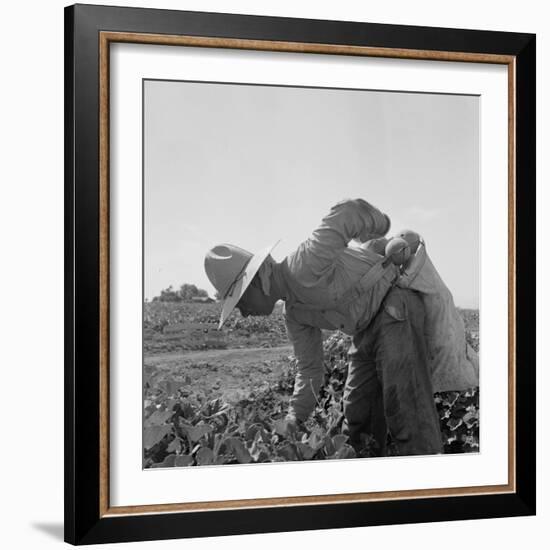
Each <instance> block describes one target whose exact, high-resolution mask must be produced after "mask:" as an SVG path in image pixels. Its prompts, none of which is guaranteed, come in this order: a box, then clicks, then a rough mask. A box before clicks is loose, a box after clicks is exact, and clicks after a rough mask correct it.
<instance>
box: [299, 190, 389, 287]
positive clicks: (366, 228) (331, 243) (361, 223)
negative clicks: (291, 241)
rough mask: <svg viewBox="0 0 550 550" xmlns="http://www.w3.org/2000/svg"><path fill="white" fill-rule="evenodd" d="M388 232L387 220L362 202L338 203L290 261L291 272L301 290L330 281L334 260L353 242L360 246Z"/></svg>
mask: <svg viewBox="0 0 550 550" xmlns="http://www.w3.org/2000/svg"><path fill="white" fill-rule="evenodd" d="M389 229H390V219H389V217H388V216H387V215H386V214H383V213H382V212H380V210H378V209H377V208H376V207H374V206H373V205H372V204H369V203H368V202H366V201H364V200H363V199H353V200H352V199H348V200H344V201H342V202H339V203H338V204H336V205H335V206H333V207H332V208H331V210H330V212H329V213H328V215H327V216H325V217H324V218H323V220H322V221H321V224H320V225H319V227H317V229H315V231H313V233H312V235H311V237H310V238H309V239H307V240H306V241H305V242H303V243H302V244H301V245H300V246H299V247H298V250H296V252H295V253H294V254H293V255H292V256H291V257H289V267H290V270H291V271H292V273H293V274H294V276H295V277H297V278H298V280H299V282H300V284H302V285H303V286H306V287H311V286H316V285H318V284H319V283H320V281H322V280H323V279H324V278H326V277H330V272H331V270H332V269H333V267H334V261H335V259H336V257H337V256H338V255H339V254H340V253H341V252H342V249H344V248H346V247H347V245H348V243H349V242H350V241H351V240H352V239H355V240H357V241H360V242H362V243H363V242H366V241H369V240H371V239H376V238H379V237H383V236H384V235H385V234H386V233H387V232H388V231H389Z"/></svg>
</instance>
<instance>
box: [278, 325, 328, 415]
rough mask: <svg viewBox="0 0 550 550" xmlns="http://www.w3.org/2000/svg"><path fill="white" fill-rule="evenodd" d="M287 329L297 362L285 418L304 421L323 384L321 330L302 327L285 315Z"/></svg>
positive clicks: (312, 407)
mask: <svg viewBox="0 0 550 550" xmlns="http://www.w3.org/2000/svg"><path fill="white" fill-rule="evenodd" d="M286 326H287V332H288V337H289V339H290V341H291V343H292V345H293V346H294V356H295V357H296V360H297V363H298V364H297V368H298V370H297V373H296V379H295V382H294V393H293V394H292V397H291V398H290V407H289V412H288V417H287V418H288V419H293V418H296V420H299V421H302V422H303V421H305V420H307V418H308V417H309V415H310V414H311V412H312V411H313V409H314V408H315V403H316V402H317V395H318V394H319V390H320V388H321V385H322V384H323V378H324V364H323V338H322V334H321V329H319V328H315V327H310V326H307V325H301V324H299V323H298V322H296V321H294V320H292V319H289V318H288V316H287V319H286Z"/></svg>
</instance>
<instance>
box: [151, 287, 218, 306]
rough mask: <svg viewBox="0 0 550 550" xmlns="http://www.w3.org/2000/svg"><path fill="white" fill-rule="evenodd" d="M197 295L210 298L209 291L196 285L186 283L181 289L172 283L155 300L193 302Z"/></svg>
mask: <svg viewBox="0 0 550 550" xmlns="http://www.w3.org/2000/svg"><path fill="white" fill-rule="evenodd" d="M195 296H200V297H204V298H208V292H206V290H203V289H202V288H197V286H196V285H192V284H188V283H185V284H183V285H181V287H180V288H179V290H174V287H173V286H172V285H170V286H169V287H168V288H165V289H164V290H161V291H160V296H155V297H154V298H153V299H152V301H153V302H191V300H192V299H193V298H194V297H195Z"/></svg>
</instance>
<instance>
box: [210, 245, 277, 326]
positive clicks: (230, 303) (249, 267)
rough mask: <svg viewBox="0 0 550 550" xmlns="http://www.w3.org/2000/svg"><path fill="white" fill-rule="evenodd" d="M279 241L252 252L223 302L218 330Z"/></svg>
mask: <svg viewBox="0 0 550 550" xmlns="http://www.w3.org/2000/svg"><path fill="white" fill-rule="evenodd" d="M279 242H280V241H277V242H276V243H275V244H272V245H271V246H268V247H267V248H265V249H264V250H262V251H260V252H258V253H257V254H254V256H252V258H250V261H249V262H248V263H247V264H246V267H245V268H244V273H243V274H242V276H241V277H240V278H239V280H238V281H237V282H236V284H235V286H234V287H233V290H232V291H231V293H230V294H229V295H228V296H227V297H226V298H225V300H224V302H223V306H222V312H221V315H220V323H219V325H218V330H220V329H221V328H222V326H223V324H224V323H225V321H226V320H227V318H228V317H229V316H230V315H231V312H232V311H233V310H234V309H235V306H236V305H237V304H238V303H239V300H240V299H241V298H242V295H243V294H244V293H245V291H246V289H247V288H248V287H249V286H250V283H251V282H252V279H254V276H255V275H256V273H258V270H259V269H260V266H261V265H262V264H263V263H264V261H265V259H266V258H267V257H268V256H269V255H270V254H271V251H272V250H273V249H274V248H275V247H276V246H277V245H278V244H279Z"/></svg>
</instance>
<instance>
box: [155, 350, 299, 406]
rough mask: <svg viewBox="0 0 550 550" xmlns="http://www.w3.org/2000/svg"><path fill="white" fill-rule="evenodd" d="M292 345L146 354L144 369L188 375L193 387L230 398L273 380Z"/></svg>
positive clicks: (195, 389)
mask: <svg viewBox="0 0 550 550" xmlns="http://www.w3.org/2000/svg"><path fill="white" fill-rule="evenodd" d="M290 355H292V346H290V345H287V346H279V347H275V348H242V349H212V350H204V351H188V352H176V353H163V354H158V355H149V356H145V358H144V366H145V370H146V371H149V372H153V371H163V373H164V375H168V376H170V375H173V376H174V377H175V378H180V377H182V376H184V377H187V376H188V377H189V378H190V379H191V387H192V389H193V390H194V391H197V390H201V391H204V392H206V393H207V394H211V393H213V394H214V395H219V396H220V397H223V398H224V399H225V400H227V401H230V402H235V401H238V400H239V399H242V398H244V397H246V396H247V395H248V394H249V393H250V391H255V390H258V389H260V388H261V387H262V386H263V385H265V384H270V383H272V382H275V381H276V380H278V379H279V378H280V375H281V373H282V372H283V370H284V369H285V368H286V367H288V364H289V362H288V357H289V356H290Z"/></svg>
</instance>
